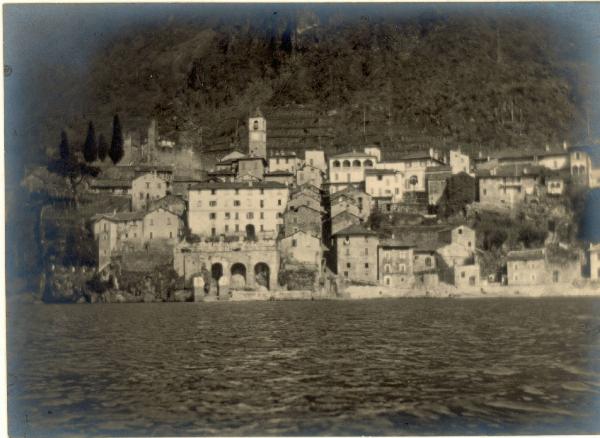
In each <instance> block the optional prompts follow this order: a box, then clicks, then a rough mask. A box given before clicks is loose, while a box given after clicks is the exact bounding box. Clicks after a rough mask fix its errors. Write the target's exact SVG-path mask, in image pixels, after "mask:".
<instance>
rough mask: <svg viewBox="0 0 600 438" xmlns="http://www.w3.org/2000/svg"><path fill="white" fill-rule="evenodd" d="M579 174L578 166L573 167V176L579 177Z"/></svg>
mask: <svg viewBox="0 0 600 438" xmlns="http://www.w3.org/2000/svg"><path fill="white" fill-rule="evenodd" d="M578 172H579V168H578V167H577V166H573V175H577V173H578Z"/></svg>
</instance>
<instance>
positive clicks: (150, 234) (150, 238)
mask: <svg viewBox="0 0 600 438" xmlns="http://www.w3.org/2000/svg"><path fill="white" fill-rule="evenodd" d="M150 239H152V231H150Z"/></svg>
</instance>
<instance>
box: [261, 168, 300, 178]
mask: <svg viewBox="0 0 600 438" xmlns="http://www.w3.org/2000/svg"><path fill="white" fill-rule="evenodd" d="M267 176H294V174H293V173H292V172H288V171H287V170H275V171H273V172H268V173H265V178H266V177H267Z"/></svg>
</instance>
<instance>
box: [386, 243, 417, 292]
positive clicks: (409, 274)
mask: <svg viewBox="0 0 600 438" xmlns="http://www.w3.org/2000/svg"><path fill="white" fill-rule="evenodd" d="M378 251H379V254H378V258H377V259H378V261H379V263H378V271H379V283H380V284H381V285H383V286H389V287H394V288H408V287H411V286H412V285H413V284H414V276H413V247H412V246H411V245H407V244H406V243H404V242H401V241H396V240H392V239H386V240H382V241H381V242H380V244H379V248H378Z"/></svg>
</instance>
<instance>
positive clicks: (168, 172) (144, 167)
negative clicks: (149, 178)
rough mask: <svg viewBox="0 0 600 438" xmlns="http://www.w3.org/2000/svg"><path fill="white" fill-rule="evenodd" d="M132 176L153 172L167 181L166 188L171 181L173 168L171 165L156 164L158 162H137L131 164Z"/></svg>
mask: <svg viewBox="0 0 600 438" xmlns="http://www.w3.org/2000/svg"><path fill="white" fill-rule="evenodd" d="M133 171H134V178H137V177H139V176H143V175H146V174H148V173H153V174H155V175H156V176H158V177H159V178H162V179H163V180H165V181H166V182H167V188H168V187H169V186H170V184H171V183H172V182H173V178H174V169H173V166H166V165H158V164H137V165H135V166H133Z"/></svg>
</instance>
